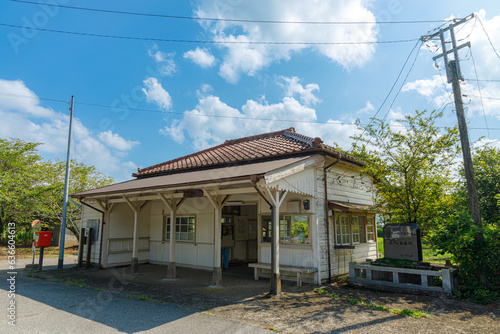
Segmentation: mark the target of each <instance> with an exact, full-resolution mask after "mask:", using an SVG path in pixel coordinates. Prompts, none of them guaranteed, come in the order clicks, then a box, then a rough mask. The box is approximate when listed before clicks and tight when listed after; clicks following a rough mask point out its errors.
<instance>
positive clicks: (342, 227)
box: [335, 216, 351, 245]
mask: <svg viewBox="0 0 500 334" xmlns="http://www.w3.org/2000/svg"><path fill="white" fill-rule="evenodd" d="M335 235H336V238H337V239H336V242H337V244H338V245H349V244H350V243H351V235H350V233H349V217H348V216H336V217H335Z"/></svg>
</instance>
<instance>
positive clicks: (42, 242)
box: [33, 231, 52, 247]
mask: <svg viewBox="0 0 500 334" xmlns="http://www.w3.org/2000/svg"><path fill="white" fill-rule="evenodd" d="M33 241H34V242H35V247H48V246H50V243H51V242H52V232H50V231H36V232H35V235H34V237H33Z"/></svg>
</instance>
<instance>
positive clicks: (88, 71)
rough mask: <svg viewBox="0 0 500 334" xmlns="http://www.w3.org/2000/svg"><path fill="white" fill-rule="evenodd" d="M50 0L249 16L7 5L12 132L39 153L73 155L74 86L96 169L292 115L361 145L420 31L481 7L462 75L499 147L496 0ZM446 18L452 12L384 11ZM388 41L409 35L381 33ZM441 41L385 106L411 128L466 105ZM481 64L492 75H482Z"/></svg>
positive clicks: (463, 29)
mask: <svg viewBox="0 0 500 334" xmlns="http://www.w3.org/2000/svg"><path fill="white" fill-rule="evenodd" d="M40 3H42V4H53V5H61V6H74V7H84V8H90V9H99V10H112V11H121V12H135V13H149V14H160V15H172V16H185V17H204V18H219V19H221V18H222V19H237V20H247V21H245V22H242V21H220V20H219V21H203V20H190V19H178V18H177V19H176V18H166V17H152V16H138V15H126V14H116V13H109V12H108V13H105V12H99V11H86V10H81V9H70V8H62V7H55V6H44V5H41V4H39V3H35V4H29V3H23V2H17V1H6V0H4V1H1V2H0V24H4V25H0V55H1V61H0V138H9V137H12V138H21V139H23V140H27V141H36V142H40V143H43V145H41V146H40V153H41V154H42V156H43V157H44V158H47V159H65V151H66V140H67V129H68V114H69V111H68V106H69V105H68V104H67V103H66V102H65V101H69V100H70V98H71V96H72V95H74V96H75V114H74V115H75V123H74V125H75V126H74V130H73V138H74V144H73V145H72V153H71V156H72V158H73V159H76V160H77V161H79V162H84V163H86V164H92V165H95V166H96V167H97V169H98V170H99V171H102V172H104V173H106V174H108V175H110V176H112V177H114V178H115V179H116V180H118V181H121V180H125V179H129V178H130V174H131V173H133V172H134V171H136V169H137V167H146V166H149V165H153V164H156V163H160V162H163V161H166V160H170V159H173V158H176V157H179V156H181V155H185V154H189V153H192V152H195V151H197V150H200V149H204V148H207V147H210V146H213V145H216V144H219V143H221V142H223V141H224V140H226V139H231V138H238V137H242V136H247V135H253V134H258V133H263V132H268V131H274V130H279V129H285V128H288V127H291V126H293V127H295V128H296V130H297V132H299V133H302V134H305V135H309V136H312V137H321V138H322V139H323V140H324V141H325V142H326V143H328V144H333V143H337V144H338V145H340V146H341V147H342V148H344V149H348V148H349V147H350V145H351V143H352V140H351V139H350V138H349V137H350V136H351V135H353V134H356V133H359V130H358V129H357V127H356V126H355V125H354V122H355V121H356V119H358V118H359V119H360V121H361V122H362V123H368V122H369V119H370V117H372V116H374V115H375V113H376V112H377V110H378V109H379V108H380V107H381V105H382V103H383V101H384V99H385V98H386V96H387V94H388V93H389V91H390V89H391V87H392V86H393V84H394V83H395V81H396V78H397V76H398V73H399V72H400V71H401V69H402V67H403V64H404V62H405V60H406V59H407V57H408V56H409V55H410V52H411V50H412V49H413V48H414V47H415V45H417V39H418V38H419V37H420V36H422V35H425V34H427V33H428V32H429V31H433V29H435V28H436V27H438V26H440V25H441V23H442V22H444V20H445V19H449V18H452V17H460V18H461V17H465V16H467V15H468V14H471V13H477V15H478V19H472V20H470V21H469V22H468V23H467V24H464V25H462V26H460V27H459V28H458V29H457V36H458V38H459V39H460V40H461V41H460V43H463V42H465V41H470V42H471V43H472V56H471V51H470V50H469V49H468V48H465V49H463V50H462V51H461V52H460V58H461V64H462V70H463V73H464V77H465V78H466V79H469V80H466V82H464V83H463V84H462V89H463V93H464V95H466V97H464V103H465V107H466V114H467V121H468V124H469V127H470V131H469V135H470V138H471V141H472V142H476V144H475V145H496V146H500V141H499V139H500V94H498V92H499V90H498V89H499V88H500V57H499V56H498V55H497V54H496V53H495V50H494V49H493V47H492V46H491V45H490V42H489V40H488V36H489V38H490V40H491V43H492V44H493V46H494V47H495V48H496V50H497V51H498V52H500V3H498V1H474V2H472V1H418V2H417V1H398V0H391V1H363V0H357V1H347V0H344V1H328V0H315V1H307V2H306V1H296V0H290V1H286V2H283V1H277V0H266V1H262V0H256V1H244V0H213V1H208V0H207V1H194V0H193V1H141V2H138V1H113V2H112V1H108V2H105V3H103V2H102V1H93V0H88V1H71V0H44V1H40ZM436 20H437V21H439V20H442V22H421V23H412V24H408V23H407V24H394V23H392V24H391V23H389V24H388V23H385V22H394V21H436ZM478 20H481V22H482V23H483V25H484V28H485V30H486V32H487V34H488V36H487V35H486V33H485V31H484V30H483V28H482V26H481V23H480V22H479V21H478ZM255 21H294V22H304V21H309V22H324V21H329V22H332V21H335V22H346V21H351V22H377V23H364V24H335V25H334V24H300V23H286V24H285V23H268V22H255ZM6 25H10V26H6ZM14 26H19V27H21V28H16V27H14ZM31 27H36V28H39V29H49V30H58V31H65V32H76V33H85V34H98V35H107V36H118V37H134V38H138V39H130V38H128V39H125V38H107V37H97V36H88V35H75V34H68V33H56V32H49V31H41V30H33V29H30V28H31ZM148 39H149V40H148ZM151 39H160V40H162V41H159V40H157V41H153V40H151ZM167 39H168V40H177V41H178V40H189V41H194V42H185V43H182V42H173V41H170V42H169V41H165V40H167ZM406 40H410V41H407V42H404V41H406ZM196 41H209V42H210V41H219V42H221V41H224V42H238V43H232V44H224V43H202V42H196ZM386 41H403V42H397V43H379V42H386ZM256 42H257V43H261V42H273V43H275V42H279V43H282V42H286V43H322V42H369V43H365V44H350V45H339V44H327V45H318V44H286V45H283V44H281V45H280V44H255V43H256ZM373 42H376V43H373ZM436 50H437V46H436V45H432V43H428V45H418V46H417V48H416V49H415V51H414V52H413V53H411V55H410V57H409V60H408V63H407V65H406V66H405V67H404V70H403V72H402V76H401V77H400V79H399V80H398V81H397V83H396V85H395V88H394V91H393V92H392V94H391V95H390V96H389V98H388V100H387V102H386V103H385V104H384V105H383V106H382V108H381V109H380V111H379V114H378V117H384V116H386V118H387V120H389V121H390V122H392V123H393V124H394V126H398V125H397V119H398V118H401V116H402V115H403V114H406V113H412V112H413V111H414V110H417V109H418V110H422V109H428V110H433V109H438V108H442V107H444V108H443V111H444V117H443V118H442V119H441V120H440V126H443V127H444V126H454V125H455V123H456V116H455V113H454V106H453V104H447V103H449V102H452V99H450V98H449V92H450V91H451V89H450V87H449V86H448V85H446V84H445V83H444V82H445V81H446V78H445V74H444V71H443V68H444V67H443V62H442V61H438V62H437V64H438V66H439V68H436V67H435V65H434V61H433V60H432V57H433V56H434V55H436V53H433V52H432V51H436ZM413 62H414V65H413V67H412V68H411V71H410V67H411V65H412V64H413ZM474 62H475V66H474ZM476 71H477V77H478V78H479V79H480V81H476V80H475V79H476ZM408 73H409V74H408ZM407 74H408V77H407V79H406V81H403V80H404V79H405V77H406V75H407ZM471 79H472V80H471ZM478 83H479V85H480V90H479V89H478ZM400 89H401V91H400V92H399V94H398V95H397V98H396V99H395V100H394V98H395V96H396V94H397V93H398V91H399V90H400ZM480 95H482V96H483V99H482V101H481V99H480V97H479V96H480ZM393 100H394V103H393V104H392V102H393ZM481 102H482V103H481ZM391 104H392V107H390V106H391ZM400 128H401V127H400Z"/></svg>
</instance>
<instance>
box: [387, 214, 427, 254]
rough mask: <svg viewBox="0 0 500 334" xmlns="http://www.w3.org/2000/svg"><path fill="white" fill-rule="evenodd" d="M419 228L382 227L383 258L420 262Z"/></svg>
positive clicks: (414, 226)
mask: <svg viewBox="0 0 500 334" xmlns="http://www.w3.org/2000/svg"><path fill="white" fill-rule="evenodd" d="M420 233H421V232H420V227H418V226H417V224H409V223H408V224H386V225H385V226H384V257H386V258H391V259H398V260H411V261H422V243H421V240H420Z"/></svg>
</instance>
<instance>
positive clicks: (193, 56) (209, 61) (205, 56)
mask: <svg viewBox="0 0 500 334" xmlns="http://www.w3.org/2000/svg"><path fill="white" fill-rule="evenodd" d="M183 57H184V58H186V59H189V60H191V61H192V62H193V63H195V64H197V65H198V66H200V67H202V68H208V67H212V66H214V65H215V57H214V56H213V55H212V54H211V53H210V51H209V50H207V49H200V48H199V47H197V48H196V49H194V50H190V51H187V52H185V53H184V55H183Z"/></svg>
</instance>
